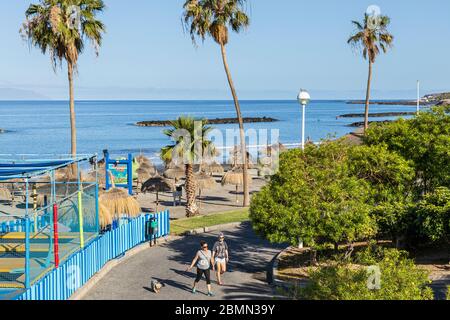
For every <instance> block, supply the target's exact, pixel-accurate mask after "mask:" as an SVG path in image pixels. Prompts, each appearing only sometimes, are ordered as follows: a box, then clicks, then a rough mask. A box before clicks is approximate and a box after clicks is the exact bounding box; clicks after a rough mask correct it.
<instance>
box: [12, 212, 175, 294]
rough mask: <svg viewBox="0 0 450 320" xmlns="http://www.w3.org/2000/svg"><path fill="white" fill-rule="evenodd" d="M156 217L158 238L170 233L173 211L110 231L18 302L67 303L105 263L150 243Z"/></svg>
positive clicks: (131, 222)
mask: <svg viewBox="0 0 450 320" xmlns="http://www.w3.org/2000/svg"><path fill="white" fill-rule="evenodd" d="M152 216H156V218H157V221H158V235H157V237H158V238H159V237H162V236H165V235H168V234H169V232H170V222H169V221H170V220H169V211H164V212H161V213H157V214H155V215H152V214H146V215H142V216H140V217H138V218H135V219H131V220H130V221H129V223H126V224H122V225H121V226H119V227H118V228H116V229H114V230H111V231H108V232H106V233H105V234H103V235H101V236H99V237H98V238H96V239H94V240H93V241H91V242H90V243H88V244H87V245H86V247H85V248H84V249H83V250H80V251H78V252H76V253H74V254H73V255H72V256H71V257H69V258H68V259H67V260H66V261H65V262H64V263H63V264H61V265H60V267H59V268H58V269H54V270H52V271H50V272H49V273H48V274H46V275H45V276H44V277H43V278H42V279H40V280H39V281H37V282H36V283H35V284H34V285H33V286H32V287H31V288H29V289H28V290H27V291H25V292H24V293H22V294H21V295H20V296H18V297H17V298H16V300H66V299H69V298H70V297H71V296H72V295H73V294H74V293H75V292H76V291H77V290H78V289H79V288H81V287H82V286H83V285H84V284H85V283H86V282H87V281H88V280H89V279H90V278H91V277H92V276H93V275H95V274H96V273H97V272H98V271H100V270H101V269H102V268H103V267H104V266H105V264H106V263H107V262H108V261H110V260H113V259H115V258H117V257H119V256H121V255H123V254H124V253H126V252H127V251H128V250H130V249H132V248H134V247H136V246H137V245H139V244H141V243H143V242H145V241H146V232H145V226H146V223H147V221H148V220H149V219H150V218H151V217H152Z"/></svg>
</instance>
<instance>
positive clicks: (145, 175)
mask: <svg viewBox="0 0 450 320" xmlns="http://www.w3.org/2000/svg"><path fill="white" fill-rule="evenodd" d="M136 174H137V176H138V177H137V188H138V189H139V187H140V186H142V184H143V183H144V182H145V181H147V180H148V179H150V178H151V177H152V175H151V174H150V172H148V171H147V170H145V169H142V168H139V169H137V170H136Z"/></svg>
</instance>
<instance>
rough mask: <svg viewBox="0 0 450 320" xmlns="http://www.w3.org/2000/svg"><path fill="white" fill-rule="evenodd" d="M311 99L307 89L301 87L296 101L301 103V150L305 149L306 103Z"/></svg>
mask: <svg viewBox="0 0 450 320" xmlns="http://www.w3.org/2000/svg"><path fill="white" fill-rule="evenodd" d="M310 100H311V96H310V95H309V93H308V91H306V90H303V89H301V90H300V93H299V94H298V102H299V103H300V104H301V105H302V150H305V116H306V114H305V113H306V105H307V104H308V103H309V101H310Z"/></svg>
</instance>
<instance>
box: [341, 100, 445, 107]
mask: <svg viewBox="0 0 450 320" xmlns="http://www.w3.org/2000/svg"><path fill="white" fill-rule="evenodd" d="M346 103H347V104H366V102H365V101H363V100H352V101H347V102H346ZM370 104H371V105H380V106H416V105H417V101H408V100H403V101H370ZM420 104H421V105H422V106H431V105H435V104H437V102H430V101H422V102H420Z"/></svg>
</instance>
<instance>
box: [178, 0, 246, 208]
mask: <svg viewBox="0 0 450 320" xmlns="http://www.w3.org/2000/svg"><path fill="white" fill-rule="evenodd" d="M245 2H246V0H187V1H186V3H185V4H184V13H183V18H184V23H185V26H186V29H187V30H189V33H190V35H191V38H192V41H193V43H194V45H195V44H196V38H197V37H199V38H200V39H202V40H203V41H204V40H205V38H206V36H211V37H212V38H213V39H214V41H215V42H217V43H218V44H219V45H220V49H221V53H222V60H223V66H224V68H225V73H226V75H227V79H228V84H229V86H230V90H231V94H232V96H233V100H234V106H235V108H236V114H237V118H238V121H239V135H240V140H241V148H242V152H241V154H242V162H243V164H246V165H244V166H243V167H244V170H243V175H244V201H243V206H244V207H246V206H249V205H250V193H249V185H248V165H247V163H248V162H247V152H246V150H247V148H246V142H245V132H244V121H243V119H242V113H241V107H240V105H239V100H238V97H237V93H236V89H235V87H234V83H233V79H232V77H231V72H230V68H229V66H228V61H227V54H226V49H225V47H226V45H227V44H228V35H229V28H231V30H233V31H234V32H236V33H239V32H240V31H241V30H242V29H243V28H245V27H247V26H249V24H250V19H249V17H248V16H247V15H246V14H245V12H244V5H245Z"/></svg>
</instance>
